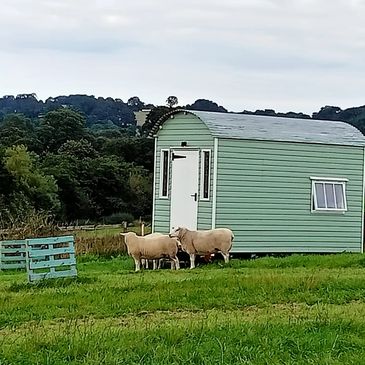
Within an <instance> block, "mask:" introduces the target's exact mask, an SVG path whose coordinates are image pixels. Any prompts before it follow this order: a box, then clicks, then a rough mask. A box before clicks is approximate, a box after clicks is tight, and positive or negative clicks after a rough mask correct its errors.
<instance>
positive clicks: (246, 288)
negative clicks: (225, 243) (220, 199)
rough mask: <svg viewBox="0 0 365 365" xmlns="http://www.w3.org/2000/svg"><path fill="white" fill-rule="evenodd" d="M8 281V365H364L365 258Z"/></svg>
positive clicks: (87, 268)
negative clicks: (63, 278) (31, 283)
mask: <svg viewBox="0 0 365 365" xmlns="http://www.w3.org/2000/svg"><path fill="white" fill-rule="evenodd" d="M78 270H79V277H78V279H76V280H63V281H62V280H61V281H50V282H45V283H41V284H39V285H28V284H27V282H26V275H25V274H24V273H21V272H12V273H0V364H1V365H3V364H365V277H364V276H365V256H364V255H357V254H356V255H355V254H353V255H351V254H341V255H329V256H300V255H295V256H291V257H286V258H262V259H257V260H246V261H244V260H232V261H231V263H230V264H229V265H227V266H223V265H222V264H221V263H215V264H210V265H207V266H205V267H199V268H197V269H195V270H192V271H190V270H188V269H183V270H180V271H178V272H176V271H170V270H160V271H155V272H153V271H144V272H141V273H134V272H133V271H132V270H133V263H132V260H131V259H130V258H127V257H120V258H115V259H112V260H105V261H102V260H100V259H93V258H92V257H89V259H85V258H84V259H83V260H80V262H79V264H78Z"/></svg>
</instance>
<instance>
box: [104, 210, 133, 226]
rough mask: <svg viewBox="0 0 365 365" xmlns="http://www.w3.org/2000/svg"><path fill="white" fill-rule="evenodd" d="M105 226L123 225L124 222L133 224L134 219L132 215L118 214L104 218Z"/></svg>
mask: <svg viewBox="0 0 365 365" xmlns="http://www.w3.org/2000/svg"><path fill="white" fill-rule="evenodd" d="M103 221H104V223H105V224H122V223H123V222H127V223H132V222H133V221H134V217H133V215H132V214H130V213H124V212H118V213H113V214H111V215H109V216H107V217H104V218H103Z"/></svg>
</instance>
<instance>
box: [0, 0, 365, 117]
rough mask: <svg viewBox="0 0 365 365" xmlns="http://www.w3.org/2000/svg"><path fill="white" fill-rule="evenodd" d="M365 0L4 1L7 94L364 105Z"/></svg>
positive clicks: (235, 104) (0, 27)
mask: <svg viewBox="0 0 365 365" xmlns="http://www.w3.org/2000/svg"><path fill="white" fill-rule="evenodd" d="M364 16H365V1H363V0H356V1H355V0H351V1H349V0H291V1H290V0H226V1H225V2H222V1H221V0H219V1H218V0H201V1H199V2H197V1H193V0H185V1H182V0H173V1H171V0H170V1H167V0H165V1H163V0H154V1H150V0H139V1H134V2H121V1H117V0H115V1H113V0H92V1H87V0H33V1H30V0H5V1H4V0H3V1H2V11H1V13H0V42H1V45H2V47H1V48H0V85H1V86H0V87H1V89H0V94H1V92H2V94H9V93H20V92H28V91H29V92H33V91H34V92H36V93H37V94H38V95H40V96H41V97H43V98H45V97H48V96H51V95H52V96H55V95H58V94H69V93H89V94H95V95H103V96H113V97H121V98H122V99H127V98H128V97H129V96H131V95H139V96H140V97H141V98H142V99H143V100H145V101H147V102H150V101H151V102H153V103H164V101H165V99H166V97H167V96H168V95H171V94H174V95H177V96H178V97H179V100H180V103H181V104H184V103H191V102H193V101H194V100H195V99H197V98H209V99H211V100H214V101H216V102H218V103H220V104H222V105H224V106H226V107H227V108H229V109H231V110H237V111H238V110H243V109H255V108H265V107H267V108H275V109H277V110H281V111H287V110H296V111H305V112H312V111H315V110H316V109H318V108H319V107H320V106H322V105H325V104H335V105H339V106H342V107H348V106H355V105H359V104H365V102H364V101H363V100H362V95H363V91H362V90H363V89H364V86H365V70H364V68H363V60H364V59H365V26H364V22H363V19H364Z"/></svg>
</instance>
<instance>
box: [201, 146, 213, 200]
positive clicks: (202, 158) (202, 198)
mask: <svg viewBox="0 0 365 365" xmlns="http://www.w3.org/2000/svg"><path fill="white" fill-rule="evenodd" d="M206 153H208V155H209V164H208V196H207V197H204V182H205V180H204V177H205V167H206V165H205V154H206ZM211 174H212V150H210V149H202V150H201V151H200V194H199V197H200V199H199V200H201V201H210V196H211V192H210V188H211V186H210V185H211V180H212V177H211Z"/></svg>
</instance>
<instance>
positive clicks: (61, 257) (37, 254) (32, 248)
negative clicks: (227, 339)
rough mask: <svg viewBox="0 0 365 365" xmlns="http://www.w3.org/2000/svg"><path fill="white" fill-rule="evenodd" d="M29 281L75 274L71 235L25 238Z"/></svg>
mask: <svg viewBox="0 0 365 365" xmlns="http://www.w3.org/2000/svg"><path fill="white" fill-rule="evenodd" d="M26 245H27V271H28V280H29V282H33V281H37V280H41V279H51V278H61V277H68V276H71V277H72V276H77V270H76V259H75V247H74V238H73V236H63V237H50V238H35V239H27V240H26Z"/></svg>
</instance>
